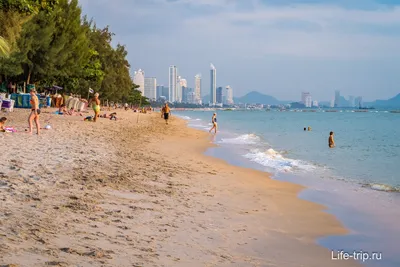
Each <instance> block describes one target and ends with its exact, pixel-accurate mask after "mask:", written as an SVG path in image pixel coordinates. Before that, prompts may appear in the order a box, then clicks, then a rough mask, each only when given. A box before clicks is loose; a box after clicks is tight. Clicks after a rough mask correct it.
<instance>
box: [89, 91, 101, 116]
mask: <svg viewBox="0 0 400 267" xmlns="http://www.w3.org/2000/svg"><path fill="white" fill-rule="evenodd" d="M92 103H93V105H92V108H93V111H94V119H93V121H94V122H96V121H97V118H98V117H99V114H100V99H99V93H95V94H94V97H93V98H92V100H90V102H89V105H90V104H92Z"/></svg>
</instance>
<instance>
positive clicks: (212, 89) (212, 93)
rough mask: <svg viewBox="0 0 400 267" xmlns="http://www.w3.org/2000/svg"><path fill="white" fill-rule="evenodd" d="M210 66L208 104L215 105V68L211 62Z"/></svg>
mask: <svg viewBox="0 0 400 267" xmlns="http://www.w3.org/2000/svg"><path fill="white" fill-rule="evenodd" d="M210 67H211V70H210V105H215V104H216V103H217V69H216V68H215V66H214V65H213V64H212V63H211V65H210Z"/></svg>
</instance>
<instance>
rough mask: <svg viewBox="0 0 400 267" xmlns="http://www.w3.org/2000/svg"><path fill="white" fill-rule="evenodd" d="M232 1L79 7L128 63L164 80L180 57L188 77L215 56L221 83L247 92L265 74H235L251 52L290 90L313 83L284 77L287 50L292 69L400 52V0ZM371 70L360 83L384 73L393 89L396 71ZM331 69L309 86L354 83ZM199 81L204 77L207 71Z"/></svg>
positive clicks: (89, 0)
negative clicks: (372, 3)
mask: <svg viewBox="0 0 400 267" xmlns="http://www.w3.org/2000/svg"><path fill="white" fill-rule="evenodd" d="M249 1H250V0H249ZM237 3H238V1H236V0H177V1H175V2H167V0H135V1H131V0H125V1H124V0H115V1H104V0H102V1H95V0H85V2H82V4H83V6H84V11H85V12H86V13H88V14H89V15H90V16H94V17H95V20H96V21H97V22H98V23H99V26H101V25H102V24H103V25H106V24H109V25H111V30H112V31H114V32H115V33H116V34H117V36H116V38H117V39H118V40H119V41H121V42H122V43H125V44H127V46H128V51H129V52H130V54H129V59H130V62H131V64H132V67H133V68H145V70H146V72H147V73H152V74H151V75H154V76H157V77H160V78H159V79H158V80H160V81H162V80H167V71H168V65H170V64H177V65H179V66H180V70H182V72H183V75H184V76H186V77H191V76H194V75H195V74H196V73H197V72H203V73H207V72H208V67H209V62H213V63H215V65H216V67H217V69H218V70H219V71H218V73H219V77H220V79H221V80H220V81H221V83H222V85H223V84H224V83H226V84H231V85H232V86H233V87H234V88H235V89H237V90H239V91H240V90H243V92H244V91H246V90H247V89H257V84H260V83H261V82H262V81H261V80H257V79H262V77H263V76H262V75H261V74H260V76H259V78H255V79H254V80H252V81H251V83H252V84H251V83H248V81H246V82H244V81H241V80H240V75H237V72H238V71H243V69H240V70H239V69H238V68H239V66H240V65H241V64H247V65H248V64H249V62H251V60H254V62H257V63H254V65H248V66H249V67H248V68H250V69H249V70H246V71H248V72H249V73H251V72H252V70H251V68H253V69H254V70H255V69H262V68H268V69H269V71H270V74H271V76H269V79H270V81H271V84H274V85H275V86H276V87H279V85H282V88H284V89H285V90H287V91H288V92H289V91H291V90H293V91H295V90H300V89H297V88H293V87H294V86H299V87H301V86H304V87H306V88H311V89H312V88H313V82H314V81H305V80H302V81H301V82H302V84H292V83H288V82H287V81H285V82H282V80H281V77H285V79H286V80H288V79H290V77H297V75H298V74H296V73H295V71H294V70H293V73H292V74H291V73H289V71H288V72H286V73H283V72H284V71H285V70H286V69H290V66H286V67H285V65H284V64H288V63H287V60H286V59H287V58H293V59H294V60H297V58H302V59H303V63H302V64H303V66H302V68H301V69H300V70H296V71H297V72H302V73H303V72H304V73H303V74H304V75H306V74H307V73H306V72H307V67H308V63H307V62H308V61H310V60H314V61H315V60H317V61H318V62H324V60H325V63H318V64H321V66H320V68H321V69H323V68H325V67H326V66H324V64H325V65H326V64H329V63H328V62H333V61H335V62H336V61H342V62H343V63H342V64H347V66H349V64H353V63H354V66H358V67H359V66H360V64H359V63H358V62H364V61H370V62H373V61H374V62H375V61H380V62H381V61H385V62H386V63H384V64H389V63H387V62H388V61H390V60H391V58H392V59H393V58H396V57H397V58H399V57H400V49H399V47H400V30H398V31H397V32H396V26H398V29H400V8H399V7H394V8H390V9H389V8H384V7H383V6H381V8H380V9H375V10H372V9H370V10H357V9H346V8H343V7H339V6H332V5H322V4H319V5H297V6H293V5H292V6H276V5H275V6H266V5H261V4H259V1H256V0H253V1H252V3H251V4H253V5H254V10H253V11H249V9H247V10H246V11H240V8H239V7H238V5H237ZM371 27H378V29H379V27H381V28H386V27H387V28H388V30H387V31H386V33H382V32H379V31H378V32H377V30H376V29H375V31H372V30H371ZM390 28H391V29H390ZM390 30H391V31H392V32H390ZM136 51H140V53H137V52H136ZM271 56H273V57H281V58H282V59H285V60H286V61H284V60H282V62H280V61H279V60H278V61H276V62H275V63H274V64H276V65H279V66H276V67H275V68H274V67H273V66H270V65H268V64H270V63H269V62H268V61H267V59H265V58H268V57H271ZM393 61H394V60H393ZM244 62H246V63H244ZM349 62H350V63H349ZM351 62H353V63H351ZM315 64H317V63H315ZM335 64H336V63H335ZM371 64H372V63H371ZM374 64H375V63H374ZM382 64H383V63H382ZM390 64H392V65H385V66H383V65H382V68H386V69H388V70H393V69H399V68H400V67H399V63H397V64H396V65H393V63H392V61H391V63H390ZM338 66H339V65H338ZM313 68H314V69H315V67H313ZM317 69H318V68H317ZM369 71H371V70H370V69H365V71H364V72H362V71H361V72H360V73H365V74H366V76H368V77H366V78H365V86H363V88H362V89H363V90H365V89H368V88H370V89H368V90H373V88H372V87H371V84H377V83H378V82H377V81H379V82H382V83H385V81H386V80H387V81H390V84H388V83H389V82H387V84H386V85H387V87H388V88H390V90H392V91H391V92H390V93H388V94H389V95H391V94H394V92H395V90H396V89H395V86H394V83H397V84H400V80H399V78H394V77H386V78H385V76H384V74H382V73H380V74H379V75H381V76H379V77H377V76H374V75H375V74H370V73H369ZM224 72H225V74H224ZM390 72H391V73H393V72H392V71H390ZM332 75H333V74H332V71H326V72H322V74H321V75H320V77H313V79H315V82H314V86H315V84H318V86H320V85H321V84H323V83H324V80H325V81H328V80H329V81H333V80H338V79H340V83H338V84H335V86H340V85H341V83H343V86H346V84H348V85H349V86H353V84H354V82H353V81H352V79H353V76H352V75H351V73H342V74H341V76H340V78H339V77H333V76H332ZM346 75H347V76H346ZM360 75H361V74H360ZM164 76H165V77H164ZM286 76H288V77H286ZM360 77H361V76H360ZM371 79H375V80H373V81H372V80H371ZM164 82H165V81H164ZM363 82H364V81H363ZM190 83H191V82H190V78H189V84H190ZM203 84H204V85H207V84H208V81H207V75H205V76H204V83H203ZM245 86H250V87H251V88H244V87H245ZM285 90H279V91H277V93H282V92H285ZM359 90H360V89H359ZM206 91H207V89H206ZM296 92H297V91H296ZM354 94H356V93H354ZM296 95H297V93H296ZM289 98H291V97H289ZM326 99H328V98H326Z"/></svg>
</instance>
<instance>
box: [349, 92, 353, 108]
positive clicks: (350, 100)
mask: <svg viewBox="0 0 400 267" xmlns="http://www.w3.org/2000/svg"><path fill="white" fill-rule="evenodd" d="M349 106H350V107H354V96H352V95H349Z"/></svg>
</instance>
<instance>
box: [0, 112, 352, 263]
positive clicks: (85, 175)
mask: <svg viewBox="0 0 400 267" xmlns="http://www.w3.org/2000/svg"><path fill="white" fill-rule="evenodd" d="M20 112H21V113H22V112H23V111H20ZM20 112H17V113H15V114H11V113H10V115H9V116H10V117H15V119H14V118H13V120H15V121H18V118H17V117H18V113H20ZM117 112H118V113H119V114H118V115H120V114H122V115H121V116H122V118H123V120H121V121H117V122H114V121H108V120H105V119H104V120H100V121H99V122H98V123H96V124H95V123H89V122H83V121H80V119H81V117H80V118H79V117H62V116H60V117H54V116H56V115H50V117H53V119H54V124H53V123H52V124H53V125H52V126H53V130H49V131H44V132H43V135H42V136H29V135H12V134H8V135H7V136H4V139H6V140H5V141H6V143H8V144H9V146H10V150H11V149H14V151H18V153H15V154H12V153H9V152H8V153H7V152H6V153H5V155H3V156H2V158H3V160H4V159H8V160H4V161H3V162H4V163H3V165H0V167H1V168H2V169H3V168H4V167H8V170H7V171H6V172H4V173H2V176H1V180H2V185H3V187H4V188H5V189H4V188H3V187H2V188H1V189H0V193H1V195H0V196H1V198H2V199H3V201H6V202H5V203H7V204H8V205H5V206H6V207H1V209H2V212H3V211H4V214H6V215H5V216H6V218H7V220H3V222H2V223H1V224H0V237H1V238H2V239H4V240H6V242H4V243H2V245H1V246H0V252H1V254H0V255H3V254H4V255H5V256H3V257H0V264H18V265H19V266H37V265H38V264H39V265H40V264H41V265H44V264H45V263H46V264H47V263H48V262H50V263H54V266H69V265H71V264H76V263H80V264H81V265H82V266H132V264H133V265H134V266H135V264H136V266H163V265H164V266H189V265H190V266H232V264H236V265H238V266H265V265H270V266H299V263H301V264H303V265H305V266H322V265H324V266H360V265H359V264H358V263H357V262H354V261H345V262H344V261H333V260H332V259H331V252H330V251H329V250H328V249H326V248H323V247H322V246H319V245H317V243H316V240H317V239H318V238H320V237H322V236H327V235H338V234H345V233H347V231H346V229H345V228H344V227H343V226H342V225H341V224H340V223H339V222H338V220H337V219H336V218H335V217H334V216H333V215H331V214H328V213H326V212H325V207H324V206H322V205H319V204H316V203H313V202H310V201H306V200H302V199H300V198H298V196H297V195H298V193H299V192H300V191H301V190H303V188H304V187H302V186H299V185H295V184H292V183H288V182H282V181H276V180H273V179H270V178H269V179H265V178H268V177H267V175H266V173H264V172H261V171H255V170H251V169H246V168H240V167H236V166H233V165H229V164H228V163H226V162H225V161H223V160H220V159H216V158H212V157H209V156H206V155H204V152H205V151H206V149H208V148H209V147H211V146H212V144H211V140H210V139H208V138H209V137H208V134H207V133H204V132H201V131H200V130H194V129H191V128H189V127H187V126H186V122H185V121H184V120H181V119H176V118H175V116H173V119H172V121H171V123H170V125H168V126H165V124H164V123H163V121H162V120H161V118H160V117H159V113H156V114H153V115H149V114H140V115H139V116H140V120H139V124H136V120H135V118H136V116H137V114H136V113H132V112H124V111H117ZM14 115H15V116H14ZM46 116H47V115H46ZM21 119H22V117H21ZM19 136H21V139H23V140H15V139H18V138H19ZM54 137H57V139H58V140H62V145H61V144H60V143H59V142H54V140H53V139H54ZM37 139H39V141H41V142H40V143H41V144H44V145H43V147H40V148H39V150H40V151H39V152H38V153H36V154H39V155H42V154H41V153H43V152H47V153H48V154H47V156H46V155H45V156H43V155H42V156H41V157H37V155H33V156H29V151H31V150H30V148H29V145H32V144H35V143H36V144H37V141H38V140H37ZM17 141H18V142H17ZM21 141H25V142H26V143H28V145H27V146H28V148H22V149H21V148H19V144H20V143H21ZM35 141H36V142H35ZM99 144H100V145H99ZM18 148H19V150H18ZM58 149H60V150H64V153H65V154H63V153H62V152H61V151H57V150H58ZM49 154H50V155H49ZM27 162H29V163H32V162H34V163H36V164H38V165H36V166H39V167H36V168H32V165H30V164H26V163H27ZM38 162H39V163H38ZM65 163H68V164H65ZM10 167H13V168H10ZM51 167H54V168H56V167H57V168H56V169H54V170H52V169H51ZM30 172H33V173H34V174H33V175H32V174H30ZM3 209H4V210H3ZM54 214H55V216H54ZM28 218H32V219H31V221H29V220H27V219H28ZM56 264H58V265H56ZM188 264H189V265H188Z"/></svg>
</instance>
